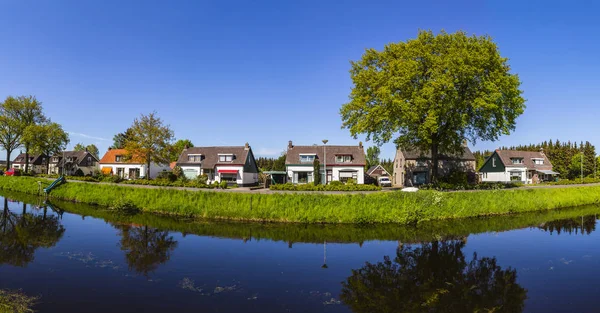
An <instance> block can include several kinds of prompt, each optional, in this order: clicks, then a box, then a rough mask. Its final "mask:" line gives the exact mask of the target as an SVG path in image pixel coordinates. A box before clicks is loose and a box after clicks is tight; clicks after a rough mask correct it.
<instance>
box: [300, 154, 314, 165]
mask: <svg viewBox="0 0 600 313" xmlns="http://www.w3.org/2000/svg"><path fill="white" fill-rule="evenodd" d="M316 158H317V155H316V154H314V153H301V154H300V163H312V162H314V161H315V159H316Z"/></svg>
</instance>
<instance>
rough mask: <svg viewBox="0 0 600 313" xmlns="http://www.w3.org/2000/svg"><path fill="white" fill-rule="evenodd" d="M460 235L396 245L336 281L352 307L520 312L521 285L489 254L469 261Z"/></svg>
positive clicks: (523, 296)
mask: <svg viewBox="0 0 600 313" xmlns="http://www.w3.org/2000/svg"><path fill="white" fill-rule="evenodd" d="M464 246H465V241H464V240H448V241H434V242H432V243H427V244H422V245H415V246H400V247H399V248H398V250H397V252H396V257H395V258H394V259H393V260H392V259H391V258H390V257H387V256H386V257H384V260H383V262H379V263H376V264H371V263H367V264H366V265H365V266H364V267H362V268H360V269H358V270H352V275H351V276H350V277H348V278H347V280H346V281H345V282H343V283H342V286H343V289H342V294H341V300H342V301H343V302H344V303H345V304H346V305H348V306H349V307H350V308H351V309H352V310H353V311H354V312H522V311H523V308H524V301H525V299H526V297H527V291H526V290H525V289H524V288H522V287H521V286H520V285H519V284H517V283H516V279H517V272H516V270H514V269H511V268H507V269H502V268H501V267H500V266H498V265H497V264H496V259H495V258H488V257H484V258H478V256H477V254H474V255H473V259H472V260H471V261H469V262H467V260H466V259H465V256H464V254H463V252H462V249H463V248H464Z"/></svg>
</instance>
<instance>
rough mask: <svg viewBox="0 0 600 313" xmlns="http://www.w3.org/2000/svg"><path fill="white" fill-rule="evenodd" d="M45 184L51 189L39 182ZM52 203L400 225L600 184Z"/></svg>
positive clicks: (581, 197)
mask: <svg viewBox="0 0 600 313" xmlns="http://www.w3.org/2000/svg"><path fill="white" fill-rule="evenodd" d="M37 181H38V179H36V178H31V177H0V189H4V190H12V191H20V192H27V193H32V194H37V192H38V183H37ZM41 183H42V186H45V185H47V184H49V183H50V182H48V181H42V182H41ZM50 197H51V198H56V199H63V200H68V201H75V202H83V203H89V204H97V205H102V206H106V207H113V208H115V207H116V208H119V207H128V208H129V207H135V208H138V209H140V210H142V211H144V212H152V213H160V214H169V215H178V216H189V217H200V218H209V219H229V220H246V221H277V222H302V223H359V224H367V223H400V224H415V223H417V222H423V221H428V220H440V219H451V218H466V217H476V216H489V215H502V214H512V213H523V212H533V211H540V210H551V209H558V208H566V207H573V206H580V205H585V204H596V203H599V202H600V186H583V187H577V188H548V189H536V188H532V189H518V190H490V191H478V192H449V193H448V192H438V191H419V192H417V193H405V192H376V193H370V194H341V195H337V194H336V195H331V194H315V193H310V194H308V193H282V194H252V193H227V192H198V191H184V190H173V189H145V188H131V187H126V186H115V185H96V184H87V183H66V184H63V185H60V186H59V187H57V188H56V189H54V190H53V191H52V192H51V194H50Z"/></svg>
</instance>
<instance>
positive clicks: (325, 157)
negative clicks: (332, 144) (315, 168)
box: [323, 139, 329, 185]
mask: <svg viewBox="0 0 600 313" xmlns="http://www.w3.org/2000/svg"><path fill="white" fill-rule="evenodd" d="M328 142H329V140H327V139H323V154H324V156H323V172H324V174H325V175H324V176H325V180H324V182H325V185H327V149H326V148H325V145H326V144H327V143H328Z"/></svg>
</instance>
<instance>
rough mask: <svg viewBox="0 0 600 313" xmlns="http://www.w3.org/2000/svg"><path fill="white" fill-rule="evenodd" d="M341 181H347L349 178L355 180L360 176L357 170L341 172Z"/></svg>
mask: <svg viewBox="0 0 600 313" xmlns="http://www.w3.org/2000/svg"><path fill="white" fill-rule="evenodd" d="M339 175H340V181H341V182H342V183H346V182H347V181H348V180H349V179H353V180H354V181H355V182H356V181H357V178H358V173H357V172H340V174H339Z"/></svg>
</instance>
